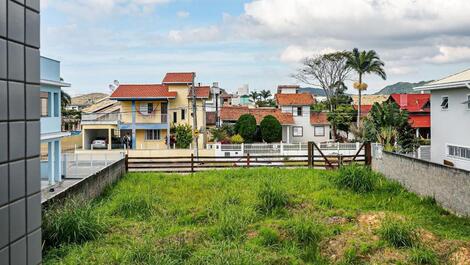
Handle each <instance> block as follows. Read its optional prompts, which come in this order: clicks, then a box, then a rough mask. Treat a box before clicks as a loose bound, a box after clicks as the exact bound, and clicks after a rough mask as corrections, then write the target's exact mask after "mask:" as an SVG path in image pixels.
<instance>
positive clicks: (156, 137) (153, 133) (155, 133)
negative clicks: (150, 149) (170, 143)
mask: <svg viewBox="0 0 470 265" xmlns="http://www.w3.org/2000/svg"><path fill="white" fill-rule="evenodd" d="M149 135H150V137H149ZM161 139H162V137H161V130H158V129H152V130H145V141H160V140H161Z"/></svg>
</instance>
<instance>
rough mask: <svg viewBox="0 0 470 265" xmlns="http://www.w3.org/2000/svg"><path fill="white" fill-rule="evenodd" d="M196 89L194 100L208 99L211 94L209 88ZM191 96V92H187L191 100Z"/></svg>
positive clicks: (198, 87)
mask: <svg viewBox="0 0 470 265" xmlns="http://www.w3.org/2000/svg"><path fill="white" fill-rule="evenodd" d="M195 88H196V98H209V96H210V93H211V88H210V86H197V87H195ZM192 96H193V95H192V94H191V90H190V91H189V95H188V98H191V97H192Z"/></svg>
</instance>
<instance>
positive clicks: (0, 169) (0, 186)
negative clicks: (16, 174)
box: [0, 163, 9, 207]
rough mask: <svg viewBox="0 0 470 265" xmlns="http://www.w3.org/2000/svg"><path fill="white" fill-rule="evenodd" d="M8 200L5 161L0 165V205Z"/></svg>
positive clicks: (6, 165)
mask: <svg viewBox="0 0 470 265" xmlns="http://www.w3.org/2000/svg"><path fill="white" fill-rule="evenodd" d="M8 202H9V200H8V164H6V163H5V164H2V165H0V207H2V206H3V205H5V204H7V203H8Z"/></svg>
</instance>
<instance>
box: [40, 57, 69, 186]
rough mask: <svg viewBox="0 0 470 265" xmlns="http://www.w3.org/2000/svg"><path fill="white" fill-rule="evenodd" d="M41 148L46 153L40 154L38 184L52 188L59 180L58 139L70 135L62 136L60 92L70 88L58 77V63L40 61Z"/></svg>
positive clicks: (47, 60) (60, 174)
mask: <svg viewBox="0 0 470 265" xmlns="http://www.w3.org/2000/svg"><path fill="white" fill-rule="evenodd" d="M40 64H41V71H40V76H41V81H40V82H41V86H40V99H41V146H42V147H43V148H42V149H43V150H47V152H44V154H41V180H42V181H47V182H48V183H49V184H51V185H52V184H55V183H56V182H60V181H61V180H62V168H61V156H62V155H61V145H60V141H61V138H63V137H65V136H69V135H70V133H68V132H62V130H61V124H62V121H61V119H62V117H61V89H62V87H70V84H68V83H65V82H63V81H62V79H61V77H60V62H59V61H56V60H53V59H50V58H46V57H41V58H40Z"/></svg>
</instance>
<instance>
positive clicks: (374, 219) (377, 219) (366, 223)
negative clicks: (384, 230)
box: [357, 212, 385, 230]
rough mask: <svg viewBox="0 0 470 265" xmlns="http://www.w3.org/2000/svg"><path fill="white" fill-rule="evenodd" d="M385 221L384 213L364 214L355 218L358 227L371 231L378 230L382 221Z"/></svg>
mask: <svg viewBox="0 0 470 265" xmlns="http://www.w3.org/2000/svg"><path fill="white" fill-rule="evenodd" d="M384 219H385V213H384V212H373V213H364V214H361V215H359V216H358V217H357V222H358V223H359V226H361V227H364V228H367V229H368V230H373V229H375V228H378V227H379V226H380V224H381V223H382V221H383V220H384Z"/></svg>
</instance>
